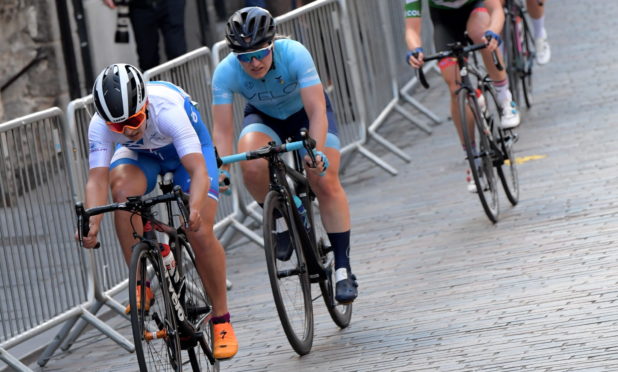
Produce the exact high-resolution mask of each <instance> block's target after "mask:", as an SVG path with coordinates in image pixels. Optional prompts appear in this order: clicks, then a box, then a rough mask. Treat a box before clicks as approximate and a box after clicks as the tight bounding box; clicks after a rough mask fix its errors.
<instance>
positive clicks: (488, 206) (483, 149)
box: [457, 89, 499, 223]
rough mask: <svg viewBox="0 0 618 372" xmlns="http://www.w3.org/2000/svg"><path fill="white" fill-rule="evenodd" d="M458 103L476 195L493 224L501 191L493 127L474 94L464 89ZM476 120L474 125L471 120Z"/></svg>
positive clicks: (460, 93)
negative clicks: (470, 113)
mask: <svg viewBox="0 0 618 372" xmlns="http://www.w3.org/2000/svg"><path fill="white" fill-rule="evenodd" d="M457 103H458V107H459V113H460V117H461V127H462V132H463V138H464V146H465V148H466V155H467V158H468V163H469V164H470V171H471V173H472V177H473V178H474V183H475V185H476V193H477V194H478V196H479V199H480V200H481V205H482V206H483V210H484V211H485V214H486V215H487V217H488V218H489V220H490V221H491V222H494V223H496V222H498V213H499V207H498V191H497V182H496V173H495V170H494V165H493V159H492V157H493V153H494V151H493V149H492V147H491V139H490V137H489V136H488V134H487V133H489V134H490V135H492V131H491V130H492V128H491V127H490V126H489V125H487V123H486V122H485V119H484V118H483V117H482V115H481V114H480V111H479V108H478V103H477V101H476V97H475V96H474V94H469V93H468V92H467V90H465V89H462V90H460V91H459V93H458V94H457ZM468 110H471V111H472V117H471V118H468V117H467V115H466V112H468ZM469 119H471V120H473V122H472V123H470V120H469Z"/></svg>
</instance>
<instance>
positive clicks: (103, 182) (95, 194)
mask: <svg viewBox="0 0 618 372" xmlns="http://www.w3.org/2000/svg"><path fill="white" fill-rule="evenodd" d="M108 190H109V168H107V167H97V168H91V169H90V170H89V171H88V181H87V182H86V208H93V207H98V206H100V205H104V204H105V203H107V195H108ZM102 218H103V215H102V214H99V215H96V216H92V217H90V232H89V233H88V236H84V247H86V248H92V247H94V245H95V244H96V242H97V234H98V232H99V226H100V225H101V219H102Z"/></svg>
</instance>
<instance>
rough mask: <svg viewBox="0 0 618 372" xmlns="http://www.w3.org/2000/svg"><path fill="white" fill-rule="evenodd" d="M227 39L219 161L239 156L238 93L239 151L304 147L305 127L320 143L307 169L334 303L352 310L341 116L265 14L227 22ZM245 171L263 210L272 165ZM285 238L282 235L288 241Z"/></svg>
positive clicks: (242, 13)
mask: <svg viewBox="0 0 618 372" xmlns="http://www.w3.org/2000/svg"><path fill="white" fill-rule="evenodd" d="M226 39H227V43H228V46H229V47H230V48H231V49H232V51H233V52H232V53H230V54H229V55H228V56H227V57H226V58H225V59H223V60H222V61H221V62H220V63H219V64H218V65H217V68H216V69H215V72H214V75H213V83H212V89H213V120H214V131H213V138H214V142H215V144H216V146H217V150H218V152H219V154H220V155H221V156H225V155H229V154H230V153H231V152H232V150H233V140H234V122H233V109H232V103H233V95H234V93H238V94H240V95H242V96H243V97H244V98H245V99H246V100H247V102H248V103H247V105H246V107H245V114H244V120H243V129H242V132H241V133H240V135H239V140H238V151H251V150H255V149H256V148H258V147H261V146H264V145H266V144H267V143H268V142H270V141H275V142H276V143H278V144H279V143H281V142H282V141H285V140H286V139H287V138H292V139H293V140H298V139H300V138H299V134H300V131H299V130H300V129H301V128H302V127H305V128H307V129H308V130H309V134H310V136H311V137H313V138H314V139H315V140H316V142H317V145H316V150H317V151H316V159H317V160H318V164H317V169H312V168H307V176H308V179H309V183H310V184H311V187H312V189H313V190H314V191H315V193H316V195H317V198H318V201H319V203H320V214H321V216H322V221H323V222H324V227H325V228H326V230H327V233H328V238H329V240H330V242H331V245H332V247H333V251H334V254H335V269H336V272H335V277H336V295H335V298H336V300H337V301H339V302H340V303H350V302H352V301H354V299H355V298H356V296H357V293H358V292H357V283H356V278H355V276H354V275H353V274H352V272H351V268H350V258H349V252H350V209H349V206H348V200H347V197H346V194H345V191H344V190H343V187H342V186H341V181H340V180H339V163H340V156H341V154H340V152H339V148H340V142H339V138H338V133H337V125H336V122H335V115H334V113H333V110H332V108H331V105H330V101H329V99H328V96H327V95H326V94H325V92H324V88H323V86H322V83H321V81H320V77H319V76H318V73H317V70H316V68H315V64H314V62H313V59H312V58H311V55H310V54H309V51H308V50H307V49H306V48H305V47H304V46H303V45H302V44H301V43H299V42H297V41H294V40H290V39H285V38H275V22H274V19H273V18H272V16H271V15H270V13H269V12H268V11H267V10H265V9H262V8H260V7H247V8H243V9H240V10H239V11H237V12H236V13H234V14H233V15H232V16H231V17H230V19H229V20H228V22H227V27H226ZM305 159H307V160H308V159H309V158H308V156H306V157H305ZM329 164H330V165H329ZM222 168H223V169H224V170H226V169H227V168H229V166H223V167H222ZM241 169H242V172H243V178H244V181H245V186H246V187H247V189H248V190H249V192H250V193H251V195H252V196H253V197H254V199H255V200H256V201H257V202H258V203H263V202H264V198H265V196H266V193H267V192H268V164H267V162H266V160H264V159H258V160H251V161H246V162H242V163H241ZM222 190H224V189H223V188H222ZM285 234H286V233H280V235H281V236H280V238H281V239H282V240H283V239H285V237H286V235H285ZM287 236H288V238H287V239H289V234H288V235H287ZM288 241H289V240H288ZM281 246H286V247H289V244H287V245H286V244H281ZM277 256H278V258H280V259H284V260H285V259H289V255H287V254H286V252H277Z"/></svg>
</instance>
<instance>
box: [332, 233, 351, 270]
mask: <svg viewBox="0 0 618 372" xmlns="http://www.w3.org/2000/svg"><path fill="white" fill-rule="evenodd" d="M328 240H330V244H331V245H332V246H333V253H334V254H335V270H337V269H340V268H342V267H345V268H347V269H348V270H350V230H348V231H344V232H340V233H328Z"/></svg>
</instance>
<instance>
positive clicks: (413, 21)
mask: <svg viewBox="0 0 618 372" xmlns="http://www.w3.org/2000/svg"><path fill="white" fill-rule="evenodd" d="M421 26H422V18H420V17H410V18H406V44H407V46H408V50H414V49H416V48H420V47H422V46H423V42H422V40H421Z"/></svg>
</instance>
